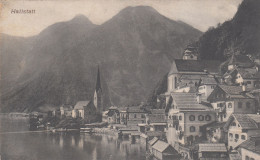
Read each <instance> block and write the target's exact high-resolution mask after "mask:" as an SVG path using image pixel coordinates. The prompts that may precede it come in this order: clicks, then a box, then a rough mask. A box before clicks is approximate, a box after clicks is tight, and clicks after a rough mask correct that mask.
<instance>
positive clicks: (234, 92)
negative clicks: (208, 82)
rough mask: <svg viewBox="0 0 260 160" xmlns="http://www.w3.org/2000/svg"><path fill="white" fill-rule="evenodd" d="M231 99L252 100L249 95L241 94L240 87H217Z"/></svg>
mask: <svg viewBox="0 0 260 160" xmlns="http://www.w3.org/2000/svg"><path fill="white" fill-rule="evenodd" d="M218 86H219V87H220V88H221V89H222V90H223V91H224V92H225V93H226V94H228V95H229V96H230V97H231V98H254V97H253V96H252V95H250V94H242V92H243V90H242V86H230V85H218Z"/></svg>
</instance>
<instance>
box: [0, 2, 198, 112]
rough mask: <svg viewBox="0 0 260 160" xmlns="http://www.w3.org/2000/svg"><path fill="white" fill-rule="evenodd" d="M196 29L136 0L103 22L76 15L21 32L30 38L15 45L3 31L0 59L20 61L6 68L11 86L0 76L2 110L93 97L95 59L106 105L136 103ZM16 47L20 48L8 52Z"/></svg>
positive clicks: (177, 56) (71, 101) (156, 80)
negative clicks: (32, 32)
mask: <svg viewBox="0 0 260 160" xmlns="http://www.w3.org/2000/svg"><path fill="white" fill-rule="evenodd" d="M200 35H201V32H200V31H198V30H196V29H194V28H193V27H191V26H189V25H187V24H185V23H183V22H177V21H173V20H170V19H168V18H167V17H165V16H162V15H161V14H159V13H158V12H157V11H156V10H154V9H153V8H151V7H147V6H138V7H127V8H125V9H123V10H122V11H120V12H119V13H118V14H117V15H115V16H114V17H112V18H111V19H110V20H108V21H107V22H105V23H104V24H102V25H94V24H92V23H91V22H90V21H89V20H88V19H87V18H86V17H84V16H81V15H80V16H76V17H75V18H74V19H72V20H71V21H68V22H60V23H56V24H54V25H51V26H49V27H48V28H46V29H45V30H43V31H42V32H41V33H40V34H39V35H37V36H34V37H29V38H22V39H23V40H26V41H29V42H28V43H24V42H20V39H19V38H18V39H17V43H18V44H19V43H21V46H17V47H18V48H16V46H13V43H12V41H9V39H14V38H15V39H16V37H11V36H5V37H7V38H5V37H3V39H2V41H4V42H5V44H6V45H5V46H4V47H3V48H5V49H4V50H3V53H2V51H1V50H0V51H1V52H0V53H1V57H3V59H1V60H2V61H6V63H4V64H1V65H2V66H3V65H4V66H3V67H4V68H6V69H7V68H8V63H9V61H13V59H15V58H16V57H15V56H9V55H10V54H13V55H19V58H17V60H16V62H14V63H13V64H14V65H16V66H19V64H22V66H23V67H22V69H10V70H11V71H12V72H13V74H14V75H15V76H13V77H11V78H8V79H12V81H14V83H12V85H11V86H8V87H4V86H5V85H6V83H8V81H3V80H1V88H5V90H4V91H3V92H2V96H1V104H2V105H1V106H2V111H4V112H9V111H32V110H37V108H39V107H41V106H46V105H54V106H58V105H60V104H62V103H70V104H75V103H76V102H77V101H79V100H87V99H91V98H92V97H93V93H94V86H95V80H96V74H97V73H96V72H97V65H99V66H100V71H101V83H102V90H103V92H104V96H105V98H104V101H105V103H106V105H107V107H108V106H110V104H112V105H128V104H133V103H140V102H141V101H144V100H145V98H146V97H147V96H148V93H149V92H150V91H151V90H152V88H153V86H154V85H155V84H156V83H157V82H158V81H159V79H160V77H162V76H163V75H165V74H166V73H167V71H168V69H169V67H170V65H171V62H172V60H173V58H179V57H180V56H181V52H182V50H183V49H184V47H185V46H186V45H187V44H188V43H189V42H190V41H192V40H196V39H197V38H198V37H199V36H200ZM7 44H8V45H7ZM27 44H28V45H27ZM1 45H2V43H1ZM0 48H2V47H1V46H0ZM14 48H15V50H18V52H14V53H12V50H14ZM2 66H1V75H3V76H4V74H3V72H5V69H4V68H3V69H2ZM16 68H17V67H16ZM18 68H19V67H18ZM8 69H9V68H8ZM8 76H9V75H7V77H8Z"/></svg>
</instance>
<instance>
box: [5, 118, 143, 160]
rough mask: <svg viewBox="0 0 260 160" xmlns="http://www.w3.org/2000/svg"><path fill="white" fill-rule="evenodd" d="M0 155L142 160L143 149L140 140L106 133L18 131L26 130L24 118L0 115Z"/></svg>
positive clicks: (57, 159) (39, 158) (30, 159)
mask: <svg viewBox="0 0 260 160" xmlns="http://www.w3.org/2000/svg"><path fill="white" fill-rule="evenodd" d="M0 122H1V126H0V155H2V160H5V159H14V160H16V159H17V160H18V159H19V160H20V159H26V160H33V159H37V160H46V159H53V160H70V159H78V160H80V159H84V160H103V159H104V160H108V159H111V160H132V159H136V160H139V159H140V160H142V159H145V151H144V150H143V149H142V147H141V145H139V140H138V139H137V140H136V143H134V144H131V143H130V141H129V140H119V139H117V138H116V137H113V136H109V135H89V134H79V133H67V134H65V133H62V134H52V133H24V134H21V133H19V134H18V133H17V134H1V133H3V132H9V131H26V130H28V129H27V128H28V126H27V119H24V120H17V119H10V118H3V117H0Z"/></svg>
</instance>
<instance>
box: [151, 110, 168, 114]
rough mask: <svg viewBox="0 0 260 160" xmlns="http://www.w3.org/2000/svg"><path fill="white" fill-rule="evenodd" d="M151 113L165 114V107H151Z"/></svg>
mask: <svg viewBox="0 0 260 160" xmlns="http://www.w3.org/2000/svg"><path fill="white" fill-rule="evenodd" d="M151 114H165V109H151Z"/></svg>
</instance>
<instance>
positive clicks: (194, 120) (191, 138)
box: [166, 92, 216, 145]
mask: <svg viewBox="0 0 260 160" xmlns="http://www.w3.org/2000/svg"><path fill="white" fill-rule="evenodd" d="M171 97H172V99H173V101H172V104H171V109H170V110H169V113H168V129H167V133H166V134H167V140H168V142H169V143H170V144H172V145H174V144H175V143H180V144H183V145H185V144H189V145H192V144H193V143H194V142H195V141H198V140H199V139H200V138H201V137H202V136H206V135H203V134H202V132H201V127H203V126H204V125H206V124H209V123H212V122H214V121H216V114H215V112H214V110H213V109H212V108H210V107H208V106H206V105H203V104H200V103H199V102H198V101H197V95H196V93H173V92H172V93H171Z"/></svg>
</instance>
